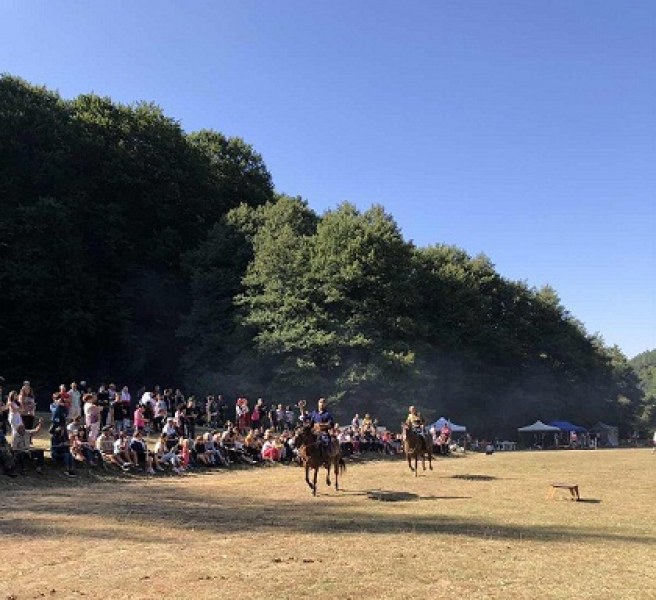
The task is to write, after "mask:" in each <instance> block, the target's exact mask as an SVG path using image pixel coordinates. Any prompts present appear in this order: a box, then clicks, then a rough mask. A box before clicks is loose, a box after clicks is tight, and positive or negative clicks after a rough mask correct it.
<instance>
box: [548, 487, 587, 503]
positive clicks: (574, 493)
mask: <svg viewBox="0 0 656 600" xmlns="http://www.w3.org/2000/svg"><path fill="white" fill-rule="evenodd" d="M556 490H569V493H570V494H571V496H572V497H571V499H572V500H576V501H577V502H578V501H579V500H580V499H581V497H580V496H579V486H578V484H576V483H552V484H551V492H550V494H549V498H553V497H554V494H555V493H556Z"/></svg>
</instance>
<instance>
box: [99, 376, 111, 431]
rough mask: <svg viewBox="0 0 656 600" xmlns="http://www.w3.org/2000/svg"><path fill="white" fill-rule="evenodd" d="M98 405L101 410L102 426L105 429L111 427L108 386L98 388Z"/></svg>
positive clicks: (103, 385)
mask: <svg viewBox="0 0 656 600" xmlns="http://www.w3.org/2000/svg"><path fill="white" fill-rule="evenodd" d="M96 404H97V406H98V407H99V408H100V425H101V426H102V427H105V426H106V425H110V423H109V419H110V414H109V391H108V390H107V386H106V385H105V384H104V383H103V384H101V385H100V387H99V388H98V393H97V394H96Z"/></svg>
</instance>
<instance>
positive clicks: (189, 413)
mask: <svg viewBox="0 0 656 600" xmlns="http://www.w3.org/2000/svg"><path fill="white" fill-rule="evenodd" d="M183 414H184V421H183V424H182V426H183V428H184V437H186V438H187V439H188V440H193V439H194V438H195V437H196V417H197V416H198V413H197V412H196V401H195V399H194V397H193V396H189V398H188V399H187V405H186V406H185V407H184V410H183Z"/></svg>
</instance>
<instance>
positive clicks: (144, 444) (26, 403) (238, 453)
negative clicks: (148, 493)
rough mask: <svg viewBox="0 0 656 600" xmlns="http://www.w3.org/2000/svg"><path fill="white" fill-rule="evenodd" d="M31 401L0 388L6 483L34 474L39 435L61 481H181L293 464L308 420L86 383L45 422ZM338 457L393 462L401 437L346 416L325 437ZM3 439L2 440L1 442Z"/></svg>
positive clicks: (281, 408)
mask: <svg viewBox="0 0 656 600" xmlns="http://www.w3.org/2000/svg"><path fill="white" fill-rule="evenodd" d="M36 407H37V403H36V398H35V394H34V390H33V389H32V386H31V385H30V382H29V381H25V382H24V383H23V386H22V387H21V388H20V390H19V391H16V390H11V391H10V392H9V393H8V394H7V396H6V398H5V397H4V395H3V394H2V388H1V387H0V466H2V468H3V470H4V472H5V473H6V474H7V475H8V476H10V477H15V476H16V475H17V474H18V473H22V474H25V473H26V472H27V471H28V468H29V467H30V466H33V468H34V470H35V472H37V473H40V472H42V470H43V468H44V466H45V464H46V460H45V458H46V457H45V454H46V452H48V450H44V449H43V448H38V447H35V445H34V444H33V437H34V436H36V435H38V434H39V433H40V432H41V431H42V430H46V429H47V432H48V435H49V436H50V444H49V454H50V459H51V461H52V462H53V463H57V464H61V465H63V467H64V473H65V474H66V475H67V476H68V477H76V475H77V472H76V467H79V466H80V465H82V464H84V465H87V466H89V467H91V468H102V469H112V468H113V469H117V470H122V471H132V472H144V473H147V474H150V475H152V474H155V473H156V472H158V471H165V470H170V471H171V472H173V473H175V474H183V473H185V472H186V471H189V470H192V469H196V468H214V467H229V466H231V465H233V464H236V463H239V464H248V465H254V464H262V463H278V462H280V463H287V464H290V463H292V462H293V461H295V448H294V435H295V433H294V432H295V429H296V428H297V427H299V426H302V425H303V424H307V422H308V420H309V412H308V411H307V410H306V405H305V402H304V401H301V402H299V403H298V405H296V406H291V405H284V404H266V403H265V402H264V401H263V399H261V398H260V399H258V400H257V402H255V403H254V404H253V405H252V406H251V405H250V404H249V401H248V400H247V399H246V398H237V400H236V401H235V402H234V403H229V402H228V401H226V400H225V399H224V398H223V397H222V396H221V395H217V396H213V395H209V396H207V397H206V398H205V399H204V400H203V401H197V400H196V398H194V397H193V396H185V395H184V394H183V393H182V391H181V390H180V389H175V390H174V389H163V390H162V389H160V388H159V386H155V387H154V388H153V389H152V390H146V389H142V390H140V391H139V392H138V393H137V394H136V395H135V396H134V397H133V395H132V394H131V392H130V390H129V389H128V387H127V386H124V387H122V388H121V389H119V388H118V387H117V386H116V385H115V384H113V383H110V384H109V385H106V384H101V385H100V386H99V387H98V388H97V390H94V389H92V388H91V386H89V385H88V384H87V383H86V382H85V381H81V382H79V384H78V383H77V382H73V383H71V384H70V385H69V386H66V385H63V384H62V385H60V386H59V389H58V390H57V391H56V392H54V393H53V394H52V396H51V403H50V415H51V416H50V422H49V424H47V425H46V423H45V422H44V419H37V416H36V415H37V413H36ZM331 433H332V435H334V436H335V437H336V438H337V439H338V440H339V443H340V446H341V449H342V453H343V454H344V455H345V456H353V455H359V454H363V453H367V452H375V453H384V454H397V453H400V452H401V443H400V439H398V437H397V436H396V435H395V434H393V433H390V432H389V431H386V430H384V428H380V427H378V426H377V423H376V421H375V420H374V419H372V418H371V417H370V415H368V414H366V415H365V416H364V417H363V418H360V416H359V415H355V417H354V418H353V420H352V422H351V423H350V424H349V425H347V426H345V427H339V426H338V425H336V426H335V428H334V430H333V431H332V432H331ZM8 436H10V437H11V440H10V441H9V440H8Z"/></svg>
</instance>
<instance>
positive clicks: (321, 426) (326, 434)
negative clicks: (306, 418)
mask: <svg viewBox="0 0 656 600" xmlns="http://www.w3.org/2000/svg"><path fill="white" fill-rule="evenodd" d="M310 422H311V423H312V426H313V429H314V431H315V433H316V434H317V435H318V437H319V439H318V445H319V448H320V449H321V453H322V454H323V456H325V457H328V456H329V455H330V445H331V443H332V438H331V436H330V434H331V432H332V430H333V429H334V427H335V419H333V416H332V415H331V414H330V413H329V412H328V411H327V410H326V400H325V399H324V398H319V402H318V403H317V410H315V411H314V412H313V413H312V414H311V415H310Z"/></svg>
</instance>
